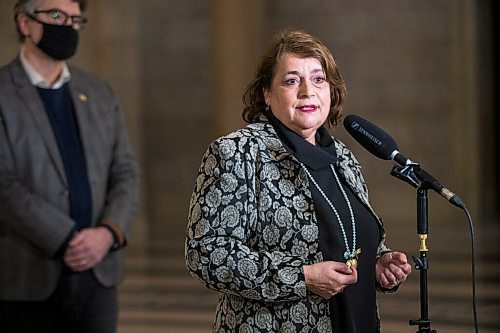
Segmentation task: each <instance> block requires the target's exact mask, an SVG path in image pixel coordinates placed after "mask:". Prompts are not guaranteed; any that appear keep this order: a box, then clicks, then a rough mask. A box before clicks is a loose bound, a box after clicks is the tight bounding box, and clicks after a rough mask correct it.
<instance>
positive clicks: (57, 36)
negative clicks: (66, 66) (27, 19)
mask: <svg viewBox="0 0 500 333" xmlns="http://www.w3.org/2000/svg"><path fill="white" fill-rule="evenodd" d="M37 21H38V20H37ZM38 22H39V23H41V24H42V25H43V35H42V39H40V41H39V42H38V44H37V46H38V48H39V49H40V50H42V51H43V52H44V53H45V54H47V55H48V56H49V57H51V58H54V59H56V60H66V59H69V58H71V57H72V56H73V55H74V54H75V53H76V49H77V47H78V31H77V30H75V29H73V27H72V26H71V25H56V24H48V23H44V22H40V21H38Z"/></svg>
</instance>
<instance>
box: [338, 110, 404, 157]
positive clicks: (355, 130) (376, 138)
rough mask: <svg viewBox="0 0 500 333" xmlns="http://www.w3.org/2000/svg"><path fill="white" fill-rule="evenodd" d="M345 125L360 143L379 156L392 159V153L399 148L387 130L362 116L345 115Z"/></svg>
mask: <svg viewBox="0 0 500 333" xmlns="http://www.w3.org/2000/svg"><path fill="white" fill-rule="evenodd" d="M344 127H345V129H346V130H347V132H349V134H351V135H352V137H353V138H354V139H356V141H358V143H359V144H360V145H362V146H363V147H364V148H365V149H366V150H368V151H369V152H370V153H372V154H373V155H375V156H377V157H378V158H381V159H384V160H390V159H392V153H393V152H394V151H395V150H398V145H397V144H396V141H394V139H393V138H392V137H391V136H390V135H389V134H387V132H385V131H384V130H383V129H381V128H379V127H377V126H375V125H374V124H372V123H371V122H369V121H368V120H365V119H363V118H361V117H360V116H357V115H354V114H350V115H348V116H347V117H345V119H344Z"/></svg>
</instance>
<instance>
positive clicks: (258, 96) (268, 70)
mask: <svg viewBox="0 0 500 333" xmlns="http://www.w3.org/2000/svg"><path fill="white" fill-rule="evenodd" d="M287 53H288V54H293V55H295V56H297V57H300V58H315V59H317V60H318V61H319V62H320V63H321V66H322V67H323V70H324V71H325V75H326V80H327V81H328V83H329V84H330V98H331V105H330V113H329V115H328V118H327V121H326V122H327V123H328V124H329V125H331V126H336V125H338V124H339V122H340V119H341V117H342V105H343V104H344V101H345V98H346V86H345V82H344V80H343V79H342V77H341V76H340V73H339V71H338V68H337V64H336V63H335V60H334V59H333V56H332V53H331V52H330V50H328V48H327V47H326V46H325V44H323V43H322V42H321V41H320V40H319V39H318V38H316V37H314V36H312V35H310V34H308V33H306V32H304V31H300V30H286V31H283V32H281V33H279V34H277V35H276V36H275V37H274V39H273V42H272V43H271V46H270V48H269V49H268V51H267V52H266V53H265V54H264V56H263V57H262V59H261V61H260V63H259V65H258V67H257V72H256V75H255V78H254V79H253V81H252V82H250V84H249V85H248V86H247V88H246V90H245V93H244V94H243V97H242V100H243V104H244V108H243V114H242V117H243V120H244V121H246V122H247V123H255V122H258V121H259V118H260V115H261V114H262V113H263V112H264V110H265V108H266V103H265V100H264V89H270V88H271V82H272V80H273V77H274V75H275V72H276V67H277V64H278V61H279V60H280V59H281V57H282V56H283V55H284V54H287Z"/></svg>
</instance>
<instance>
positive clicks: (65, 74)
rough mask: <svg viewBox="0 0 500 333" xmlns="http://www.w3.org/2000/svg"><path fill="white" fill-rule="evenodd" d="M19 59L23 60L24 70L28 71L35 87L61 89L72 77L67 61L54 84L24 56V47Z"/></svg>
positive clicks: (27, 73)
mask: <svg viewBox="0 0 500 333" xmlns="http://www.w3.org/2000/svg"><path fill="white" fill-rule="evenodd" d="M19 59H20V61H21V65H22V66H23V68H24V71H25V72H26V75H28V79H29V80H30V82H31V84H32V85H34V86H35V87H39V88H45V89H59V88H61V87H62V86H63V85H64V84H65V83H66V82H68V81H69V80H70V79H71V73H70V72H69V69H68V65H67V64H66V63H64V64H63V70H62V72H61V75H60V76H59V78H58V79H57V81H56V82H54V84H52V85H50V84H49V83H48V82H47V81H46V80H45V79H44V78H43V77H42V75H41V74H40V73H39V72H38V71H37V70H36V69H35V68H34V67H33V65H31V63H30V62H29V61H28V59H27V58H26V57H25V56H24V49H21V53H20V55H19Z"/></svg>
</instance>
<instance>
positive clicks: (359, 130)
mask: <svg viewBox="0 0 500 333" xmlns="http://www.w3.org/2000/svg"><path fill="white" fill-rule="evenodd" d="M351 128H352V129H353V130H355V131H357V132H360V133H361V134H363V135H364V136H366V137H367V138H368V139H370V140H371V141H372V142H373V143H375V144H376V145H377V146H381V145H382V141H380V140H379V139H377V138H376V137H375V136H373V135H372V134H371V133H370V132H368V131H367V130H365V129H364V128H363V127H361V125H360V124H358V123H357V122H355V121H354V122H353V123H352V125H351Z"/></svg>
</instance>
